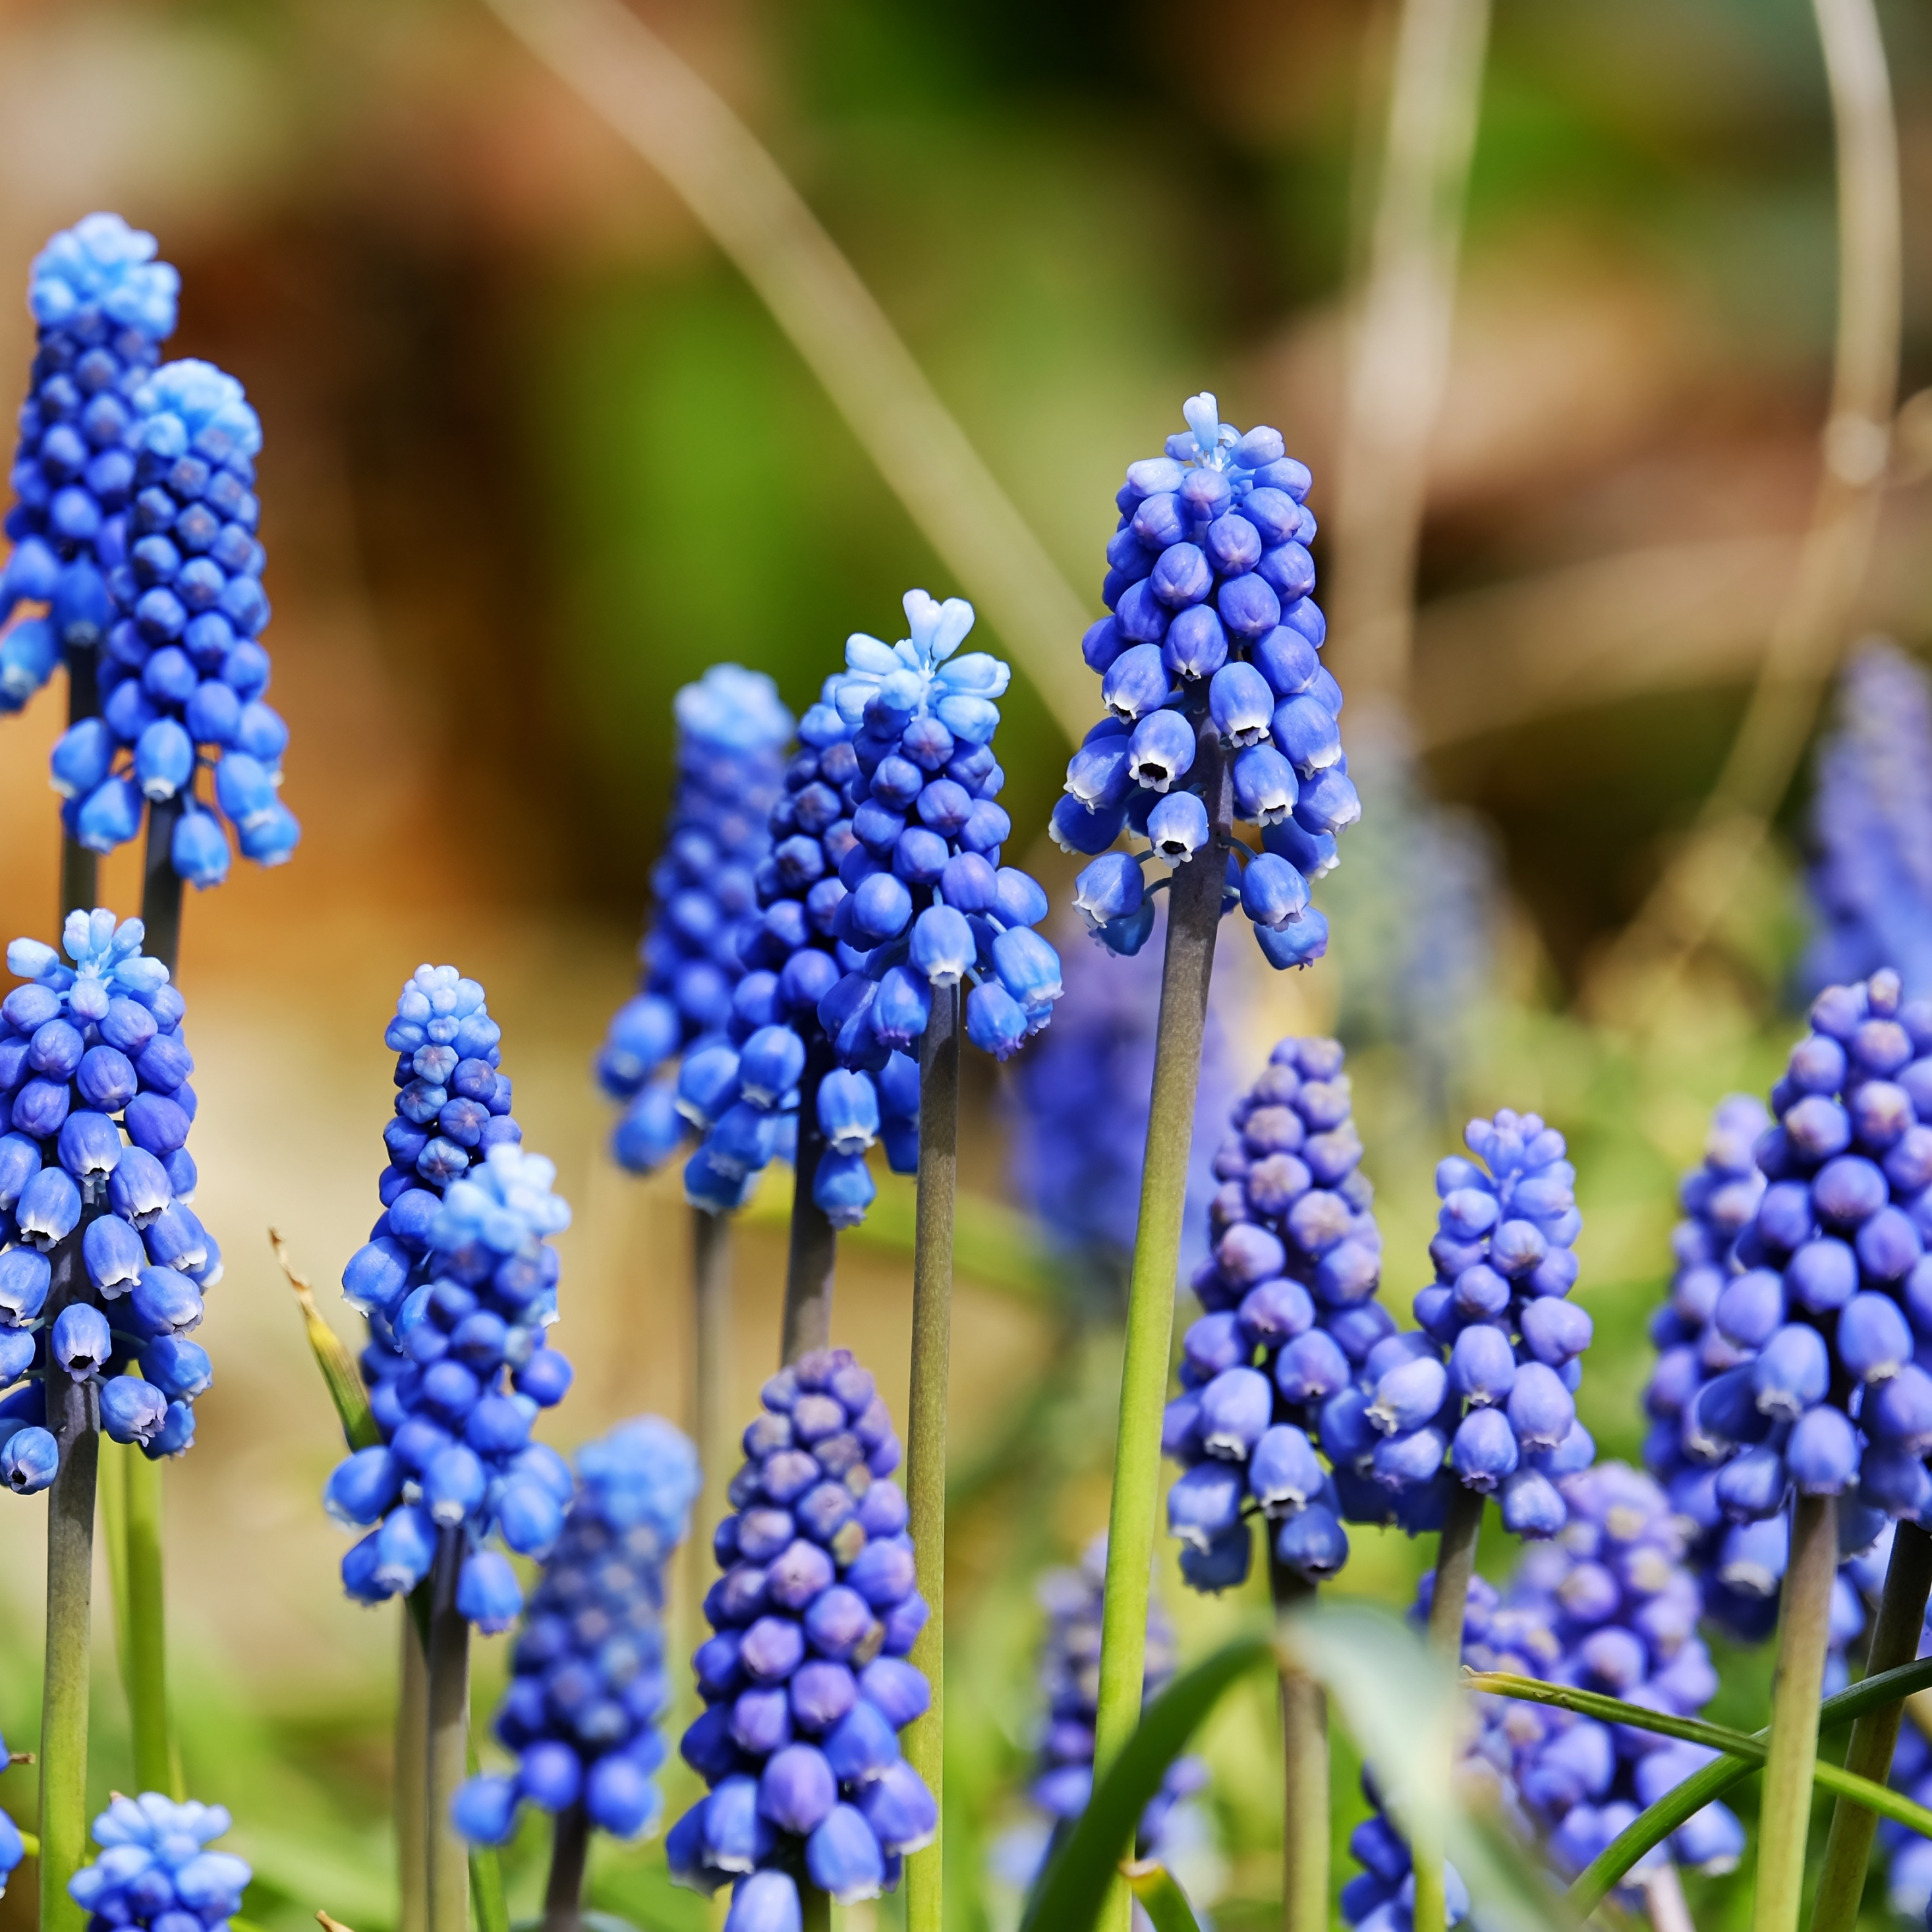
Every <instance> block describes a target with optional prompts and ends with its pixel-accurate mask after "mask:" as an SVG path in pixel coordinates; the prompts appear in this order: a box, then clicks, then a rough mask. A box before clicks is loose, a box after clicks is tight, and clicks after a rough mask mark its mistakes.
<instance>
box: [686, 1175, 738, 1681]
mask: <svg viewBox="0 0 1932 1932" xmlns="http://www.w3.org/2000/svg"><path fill="white" fill-rule="evenodd" d="M691 1316H692V1328H693V1353H694V1356H695V1358H696V1360H695V1362H694V1368H695V1370H696V1375H697V1380H696V1394H697V1403H696V1407H697V1415H696V1418H695V1421H696V1424H697V1428H696V1431H695V1433H696V1436H697V1450H698V1454H699V1456H700V1458H701V1460H702V1466H703V1470H704V1472H705V1477H704V1490H703V1495H702V1496H701V1498H700V1501H699V1503H698V1510H697V1523H696V1526H695V1529H696V1535H695V1536H694V1538H693V1543H694V1551H695V1550H701V1549H705V1548H708V1547H709V1544H710V1541H711V1532H712V1531H713V1530H714V1529H716V1528H717V1527H718V1523H719V1522H720V1521H721V1520H722V1518H723V1517H724V1515H725V1514H726V1512H727V1511H728V1510H729V1508H730V1504H729V1503H728V1502H727V1501H726V1500H725V1496H724V1488H725V1484H726V1481H727V1478H726V1475H725V1472H726V1471H727V1469H730V1466H731V1458H732V1453H733V1450H734V1449H735V1448H736V1446H737V1445H736V1443H735V1442H733V1440H732V1439H731V1437H730V1435H729V1434H728V1433H727V1432H728V1431H729V1430H730V1427H731V1424H730V1415H731V1224H730V1221H729V1220H727V1218H726V1217H724V1215H722V1214H712V1213H710V1212H709V1211H707V1210H706V1209H705V1208H693V1209H692V1210H691ZM685 1571H686V1577H685V1581H686V1584H687V1587H688V1592H689V1599H688V1616H689V1618H690V1639H689V1640H690V1643H691V1644H692V1645H695V1644H696V1643H697V1642H698V1640H699V1636H700V1633H701V1632H702V1631H703V1628H704V1592H705V1589H706V1583H705V1574H704V1565H703V1564H702V1563H701V1562H699V1561H697V1557H696V1555H695V1553H694V1554H693V1556H692V1557H691V1560H690V1561H689V1562H688V1563H687V1564H686V1565H685Z"/></svg>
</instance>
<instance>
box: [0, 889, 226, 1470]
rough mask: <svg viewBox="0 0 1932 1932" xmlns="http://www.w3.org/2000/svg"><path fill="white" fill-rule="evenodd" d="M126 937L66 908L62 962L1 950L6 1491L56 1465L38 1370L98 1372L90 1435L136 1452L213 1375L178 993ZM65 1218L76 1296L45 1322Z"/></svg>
mask: <svg viewBox="0 0 1932 1932" xmlns="http://www.w3.org/2000/svg"><path fill="white" fill-rule="evenodd" d="M141 941H142V926H141V922H140V921H139V919H124V920H122V921H121V922H118V923H117V922H115V917H114V915H113V913H111V912H109V911H108V910H106V909H105V908H104V907H103V908H99V909H97V910H95V911H94V912H92V913H86V912H75V913H70V914H69V915H68V921H67V925H66V927H65V930H64V932H63V933H62V944H63V946H64V947H65V953H66V957H67V961H68V962H69V963H66V964H63V963H62V957H61V955H60V953H57V952H55V950H54V948H53V947H51V946H47V945H43V944H42V943H41V942H40V941H38V940H35V939H17V940H15V941H14V942H13V944H12V945H11V946H10V947H8V948H7V968H8V970H9V971H11V972H12V973H13V975H14V976H15V977H16V978H17V979H20V980H24V981H25V982H26V984H25V985H23V986H16V987H15V988H14V989H13V991H12V992H10V993H9V994H8V995H7V997H6V998H5V1000H4V1001H0V1118H4V1119H5V1121H6V1123H7V1131H6V1132H5V1133H4V1134H0V1210H4V1211H5V1219H4V1220H0V1229H4V1231H5V1237H4V1240H0V1388H8V1387H10V1386H11V1385H14V1384H17V1383H18V1384H20V1386H19V1387H18V1388H14V1389H13V1393H12V1394H10V1395H7V1396H5V1397H4V1398H0V1481H5V1483H6V1484H7V1487H9V1488H10V1489H13V1490H15V1491H17V1492H18V1493H20V1494H22V1495H30V1494H31V1493H34V1491H36V1490H42V1489H44V1488H46V1486H47V1484H49V1483H50V1482H51V1481H52V1480H53V1477H54V1473H55V1468H56V1466H57V1465H58V1456H57V1454H56V1453H55V1445H54V1439H53V1437H52V1435H51V1434H50V1433H49V1431H48V1429H47V1427H46V1376H48V1375H49V1374H57V1373H66V1374H68V1375H71V1376H75V1377H76V1378H77V1379H87V1380H95V1381H98V1384H99V1388H100V1406H101V1427H102V1428H103V1429H104V1430H106V1431H107V1433H108V1434H109V1435H110V1436H112V1437H113V1439H114V1440H115V1441H116V1442H129V1443H138V1444H139V1445H140V1447H141V1448H142V1451H144V1452H145V1454H147V1455H148V1457H151V1458H157V1457H162V1456H175V1455H179V1454H181V1452H182V1451H184V1450H185V1449H186V1448H187V1447H188V1445H190V1443H191V1442H193V1439H194V1401H195V1398H196V1397H197V1396H199V1394H201V1393H202V1391H203V1390H204V1389H205V1388H207V1387H208V1384H209V1382H210V1381H211V1379H212V1377H213V1370H212V1368H211V1365H210V1364H209V1361H208V1355H207V1352H206V1351H205V1349H202V1346H201V1345H200V1344H199V1343H197V1342H196V1341H193V1340H190V1335H191V1333H192V1331H193V1330H195V1329H196V1328H199V1326H200V1325H201V1319H202V1290H203V1289H208V1288H211V1287H213V1286H214V1284H215V1283H216V1282H217V1281H218V1280H220V1278H221V1251H220V1248H219V1247H217V1245H216V1244H215V1241H214V1238H213V1236H211V1235H210V1234H209V1233H208V1231H207V1230H206V1229H205V1228H203V1227H202V1225H201V1223H200V1222H199V1220H197V1219H196V1217H195V1214H194V1211H193V1208H191V1207H190V1205H189V1203H190V1202H192V1201H193V1198H194V1192H195V1183H196V1173H195V1165H194V1160H193V1157H192V1156H191V1155H190V1154H189V1153H188V1151H187V1135H188V1127H189V1124H190V1122H191V1121H193V1118H194V1114H195V1105H196V1103H195V1094H194V1089H193V1088H192V1087H191V1086H190V1085H188V1076H189V1075H190V1073H192V1072H193V1070H194V1061H193V1058H192V1056H191V1055H190V1054H189V1052H188V1050H187V1046H185V1045H184V1043H183V1041H182V1038H181V1015H182V1013H183V1011H184V1004H183V1002H182V1000H181V995H180V994H179V993H178V992H175V989H174V988H173V987H172V986H170V985H169V983H168V973H167V968H166V967H165V966H163V965H162V964H161V963H160V961H159V960H157V959H148V957H146V956H145V955H144V954H143V953H142V950H141ZM80 1227H84V1232H83V1235H82V1238H81V1257H82V1262H83V1267H84V1268H85V1271H86V1277H87V1281H88V1286H89V1290H90V1291H91V1292H90V1293H89V1297H88V1298H87V1300H86V1301H84V1302H77V1303H74V1304H72V1305H71V1306H70V1307H68V1310H66V1312H65V1313H64V1314H63V1315H62V1317H61V1319H60V1321H59V1322H56V1323H55V1325H53V1327H52V1328H51V1329H49V1328H47V1327H46V1325H45V1324H44V1322H43V1320H42V1319H41V1311H42V1309H43V1307H44V1306H45V1304H46V1298H47V1293H48V1289H49V1286H50V1285H51V1283H52V1265H51V1263H50V1262H49V1253H50V1251H51V1250H52V1249H53V1248H54V1247H55V1245H56V1244H58V1242H59V1241H62V1240H63V1239H64V1238H66V1237H67V1236H68V1235H71V1234H72V1233H73V1232H74V1229H77V1228H80ZM23 1377H24V1378H27V1379H26V1380H24V1381H23Z"/></svg>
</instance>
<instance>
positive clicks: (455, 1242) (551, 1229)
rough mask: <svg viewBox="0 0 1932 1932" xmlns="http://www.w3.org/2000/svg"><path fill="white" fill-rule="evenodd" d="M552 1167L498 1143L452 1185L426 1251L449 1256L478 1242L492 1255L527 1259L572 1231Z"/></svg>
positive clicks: (433, 1224)
mask: <svg viewBox="0 0 1932 1932" xmlns="http://www.w3.org/2000/svg"><path fill="white" fill-rule="evenodd" d="M555 1180H556V1162H555V1161H553V1160H547V1159H545V1157H544V1156H543V1155H541V1154H526V1153H525V1152H524V1151H523V1149H522V1148H520V1147H518V1146H517V1145H514V1143H512V1142H507V1141H499V1142H498V1143H497V1144H496V1145H495V1146H493V1147H492V1148H490V1149H488V1151H487V1152H486V1153H485V1154H484V1158H483V1163H482V1165H481V1166H480V1167H472V1169H470V1170H469V1172H468V1173H467V1174H466V1175H463V1177H462V1178H461V1179H460V1180H458V1181H452V1182H451V1183H450V1184H449V1192H448V1193H446V1194H445V1195H444V1196H443V1206H442V1207H441V1208H440V1210H439V1211H437V1217H436V1219H435V1220H434V1221H432V1222H431V1223H430V1229H429V1241H430V1245H431V1247H434V1248H441V1249H444V1250H449V1249H452V1248H460V1247H466V1246H467V1245H468V1244H469V1243H470V1242H472V1241H481V1243H482V1244H483V1245H484V1247H486V1248H487V1249H489V1250H490V1251H491V1252H492V1253H494V1254H499V1255H514V1254H522V1253H529V1251H531V1250H533V1249H534V1248H535V1247H536V1245H537V1244H538V1242H539V1241H542V1240H543V1239H544V1237H545V1236H546V1235H560V1234H561V1233H562V1232H563V1231H564V1229H566V1228H567V1227H568V1226H570V1203H569V1202H567V1201H566V1200H565V1199H564V1198H563V1197H562V1195H560V1194H557V1193H553V1192H552V1190H551V1185H550V1184H551V1183H552V1182H553V1181H555Z"/></svg>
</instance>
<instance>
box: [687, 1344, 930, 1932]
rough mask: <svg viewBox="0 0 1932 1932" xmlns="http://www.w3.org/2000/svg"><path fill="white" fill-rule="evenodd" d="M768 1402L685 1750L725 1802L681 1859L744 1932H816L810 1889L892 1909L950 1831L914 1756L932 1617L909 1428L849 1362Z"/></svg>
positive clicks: (694, 1882) (715, 1805)
mask: <svg viewBox="0 0 1932 1932" xmlns="http://www.w3.org/2000/svg"><path fill="white" fill-rule="evenodd" d="M898 1462H899V1445H898V1438H897V1436H895V1434H894V1433H893V1431H892V1418H891V1416H890V1415H889V1414H888V1413H887V1412H886V1405H885V1403H884V1402H883V1400H882V1399H881V1398H880V1396H879V1395H878V1394H877V1391H876V1390H875V1389H874V1386H873V1382H872V1378H871V1376H870V1375H869V1374H868V1373H867V1372H866V1371H865V1370H864V1369H862V1368H861V1367H859V1364H857V1363H856V1361H853V1358H852V1356H851V1354H850V1351H848V1350H846V1349H818V1350H814V1352H811V1353H810V1354H808V1355H803V1356H801V1357H800V1358H799V1360H798V1361H797V1362H796V1363H795V1364H793V1365H792V1366H791V1367H789V1368H787V1369H784V1370H781V1371H780V1372H779V1373H778V1374H777V1375H776V1376H773V1377H772V1379H771V1380H770V1381H769V1382H767V1383H766V1385H765V1387H764V1391H763V1412H762V1413H761V1414H760V1415H759V1416H758V1417H757V1418H756V1419H755V1420H754V1421H753V1422H752V1423H751V1425H750V1426H749V1427H748V1428H747V1429H746V1430H745V1463H744V1465H743V1466H742V1468H741V1469H739V1472H738V1473H737V1475H736V1476H735V1477H734V1478H733V1479H732V1483H731V1487H730V1492H729V1493H730V1501H731V1505H732V1508H733V1514H731V1515H730V1516H728V1517H726V1518H725V1520H724V1522H723V1523H721V1524H720V1525H719V1526H718V1531H717V1533H716V1535H715V1538H714V1539H713V1548H714V1550H715V1553H716V1555H717V1558H718V1563H719V1565H721V1568H723V1570H724V1575H723V1576H722V1577H721V1578H720V1579H719V1580H718V1582H717V1583H715V1584H714V1585H712V1589H711V1592H710V1594H709V1595H708V1596H707V1597H706V1599H705V1604H704V1611H705V1616H706V1619H708V1620H709V1623H710V1625H711V1627H712V1630H713V1631H715V1633H716V1634H715V1636H713V1637H710V1638H709V1639H708V1640H706V1642H705V1643H703V1644H701V1645H700V1646H699V1647H698V1649H697V1655H696V1656H695V1657H694V1658H693V1660H692V1661H693V1663H694V1665H695V1666H696V1668H697V1687H698V1689H699V1691H700V1693H701V1694H702V1695H703V1698H704V1702H705V1709H704V1711H703V1714H702V1715H700V1717H698V1718H697V1720H696V1721H694V1723H693V1724H691V1727H690V1728H689V1729H688V1730H687V1731H686V1732H685V1735H684V1741H683V1745H682V1750H683V1754H684V1757H685V1760H686V1761H687V1762H688V1763H689V1764H690V1765H691V1767H692V1769H694V1770H695V1771H696V1772H697V1773H698V1774H699V1775H700V1776H701V1777H702V1778H703V1779H704V1781H705V1782H706V1784H707V1785H709V1787H710V1793H709V1796H707V1797H706V1798H703V1799H700V1801H699V1802H698V1803H697V1804H696V1805H694V1806H693V1807H692V1808H691V1810H690V1811H687V1812H686V1813H685V1815H684V1816H683V1817H682V1818H681V1819H680V1820H679V1821H678V1823H676V1825H675V1826H673V1827H672V1829H671V1831H670V1835H669V1837H668V1838H667V1840H666V1845H665V1848H666V1851H667V1854H668V1856H669V1858H670V1870H671V1875H672V1876H673V1878H675V1879H677V1880H678V1881H679V1882H680V1883H681V1884H684V1885H691V1886H692V1887H694V1888H696V1889H697V1890H700V1891H707V1892H709V1891H715V1890H716V1889H717V1888H718V1886H720V1885H723V1884H725V1883H727V1882H730V1883H731V1884H733V1888H734V1889H733V1894H732V1903H731V1909H730V1915H729V1917H728V1918H727V1919H726V1921H725V1925H726V1928H727V1932H798V1928H799V1924H800V1905H799V1894H798V1886H799V1883H800V1882H801V1881H805V1882H809V1883H811V1885H815V1886H817V1888H819V1889H820V1891H825V1892H827V1893H829V1894H831V1896H832V1897H833V1898H835V1899H836V1900H840V1901H841V1903H850V1901H853V1900H858V1899H863V1898H874V1897H877V1896H878V1895H879V1894H880V1892H881V1891H886V1890H889V1889H890V1888H892V1887H893V1886H895V1885H896V1884H897V1883H898V1874H899V1869H900V1861H901V1859H902V1858H904V1855H905V1854H906V1853H907V1852H914V1851H916V1850H918V1849H919V1847H920V1846H922V1845H924V1844H926V1843H928V1842H929V1841H930V1840H931V1838H932V1835H933V1832H934V1830H935V1826H936V1825H937V1823H938V1811H937V1808H936V1807H935V1804H934V1802H933V1799H932V1794H931V1793H929V1791H928V1790H926V1784H925V1781H923V1780H922V1778H920V1777H919V1774H918V1772H916V1771H915V1770H913V1768H912V1766H910V1765H909V1764H908V1763H906V1761H905V1760H904V1757H901V1754H900V1751H899V1743H898V1733H899V1732H900V1731H901V1730H903V1729H904V1727H905V1726H907V1724H910V1723H911V1722H912V1721H913V1719H914V1718H917V1717H918V1716H919V1715H920V1714H921V1713H922V1712H923V1711H924V1710H925V1709H926V1705H927V1703H928V1701H929V1691H928V1689H927V1686H926V1679H925V1677H924V1676H923V1675H922V1673H920V1672H919V1670H917V1669H916V1668H915V1667H913V1665H911V1664H908V1663H907V1661H905V1659H906V1655H907V1652H909V1651H910V1649H912V1646H913V1640H915V1639H916V1637H917V1636H918V1635H919V1631H921V1629H922V1628H924V1626H925V1624H926V1617H927V1616H928V1614H929V1613H928V1611H927V1608H926V1601H925V1600H924V1598H922V1597H921V1596H920V1595H919V1592H918V1590H917V1589H916V1586H915V1585H914V1583H913V1546H912V1539H911V1538H910V1536H909V1535H907V1531H906V1523H907V1507H906V1499H905V1493H904V1491H903V1490H901V1488H900V1487H899V1486H898V1484H897V1483H895V1482H894V1481H892V1472H893V1470H895V1469H896V1468H898Z"/></svg>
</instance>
